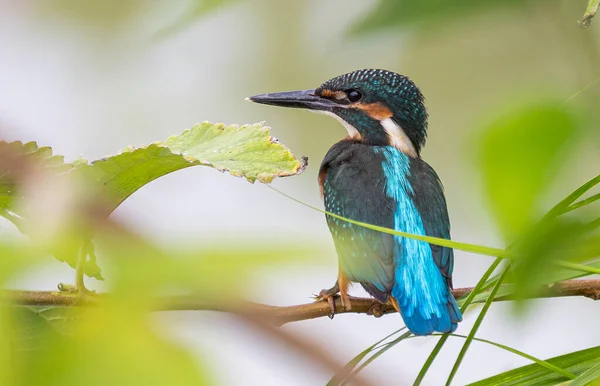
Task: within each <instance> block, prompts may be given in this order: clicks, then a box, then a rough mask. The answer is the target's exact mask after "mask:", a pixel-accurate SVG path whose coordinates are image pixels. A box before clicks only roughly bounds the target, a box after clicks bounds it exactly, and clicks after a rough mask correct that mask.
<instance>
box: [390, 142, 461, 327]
mask: <svg viewBox="0 0 600 386" xmlns="http://www.w3.org/2000/svg"><path fill="white" fill-rule="evenodd" d="M379 151H380V152H381V153H382V154H384V155H385V157H384V158H385V161H384V163H383V170H384V174H385V175H386V182H387V185H386V193H387V194H388V195H389V196H390V197H391V198H393V199H394V201H395V202H396V205H397V207H396V210H395V215H394V228H395V229H396V230H399V231H403V232H407V233H413V234H421V235H429V236H436V237H443V238H450V222H449V220H448V213H447V209H446V202H445V199H444V193H443V189H442V186H441V183H440V181H439V178H438V177H437V175H436V174H435V172H434V171H433V169H432V168H431V167H430V166H429V165H427V164H426V163H425V162H424V161H423V160H421V159H420V158H410V157H408V156H407V155H405V154H403V153H402V152H400V151H399V150H397V149H395V148H392V147H383V148H380V150H379ZM394 238H395V244H394V261H395V267H396V269H395V280H394V286H393V288H392V291H391V294H392V296H393V298H394V299H396V301H397V303H398V307H399V309H400V312H401V313H402V317H403V318H404V321H405V323H406V326H407V327H408V328H409V329H410V330H411V331H412V332H413V333H415V334H418V335H428V334H431V333H433V332H435V331H439V332H451V331H454V330H455V329H456V327H457V324H458V322H460V321H461V320H462V316H461V314H460V310H459V309H458V306H457V304H456V300H455V299H454V297H453V296H452V292H451V291H450V287H451V285H452V279H451V277H452V268H453V252H452V249H450V248H445V247H438V246H432V245H430V244H429V243H426V242H423V241H418V240H413V239H408V238H404V237H401V236H395V237H394Z"/></svg>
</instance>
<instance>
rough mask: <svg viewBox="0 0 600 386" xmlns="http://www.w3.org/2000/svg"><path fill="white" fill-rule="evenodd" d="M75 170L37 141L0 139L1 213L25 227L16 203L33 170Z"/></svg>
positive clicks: (46, 171)
mask: <svg viewBox="0 0 600 386" xmlns="http://www.w3.org/2000/svg"><path fill="white" fill-rule="evenodd" d="M36 169H37V170H36ZM71 169H72V166H71V165H70V164H66V163H64V157H63V156H59V155H54V154H53V153H52V149H51V148H50V147H47V146H44V147H38V145H37V143H35V142H27V143H23V142H21V141H15V142H5V141H0V216H3V217H5V218H6V219H8V220H9V221H11V222H12V223H14V224H15V225H16V226H17V227H18V228H19V229H21V225H22V224H21V220H22V216H21V215H19V213H18V208H17V207H16V205H15V204H16V203H17V202H18V201H19V200H20V199H22V198H23V195H22V193H23V192H22V191H20V190H19V185H20V184H21V183H23V182H24V180H25V179H26V178H27V177H28V176H29V173H32V172H36V171H38V170H41V172H42V173H45V174H49V175H58V174H63V173H65V172H68V171H69V170H71Z"/></svg>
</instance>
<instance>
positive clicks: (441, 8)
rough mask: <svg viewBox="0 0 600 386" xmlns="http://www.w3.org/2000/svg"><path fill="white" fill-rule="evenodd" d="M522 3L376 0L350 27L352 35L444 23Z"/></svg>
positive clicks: (466, 0) (492, 0)
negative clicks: (367, 11) (376, 2)
mask: <svg viewBox="0 0 600 386" xmlns="http://www.w3.org/2000/svg"><path fill="white" fill-rule="evenodd" d="M526 3H527V2H526V1H525V0H508V1H502V0H489V1H478V0H448V1H444V0H423V1H410V0H380V1H379V4H378V5H377V6H376V7H374V9H373V10H372V11H371V13H369V14H368V15H367V16H366V18H365V19H364V20H362V21H361V22H360V23H358V24H357V25H356V26H355V27H354V29H353V32H354V33H365V32H373V31H377V30H380V29H383V28H389V27H406V26H409V25H410V26H414V25H415V24H419V23H425V22H434V21H447V20H449V19H453V18H455V17H457V16H460V17H464V16H467V15H469V14H471V13H476V12H481V11H490V10H493V9H498V8H511V7H512V8H514V7H517V6H524V5H525V4H526Z"/></svg>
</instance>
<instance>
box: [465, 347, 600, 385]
mask: <svg viewBox="0 0 600 386" xmlns="http://www.w3.org/2000/svg"><path fill="white" fill-rule="evenodd" d="M547 362H549V363H551V364H553V365H554V366H558V367H560V368H562V369H564V370H567V371H569V372H571V373H573V374H576V375H581V374H582V373H584V372H585V371H587V370H588V369H590V368H592V367H594V366H597V365H598V364H599V363H600V346H596V347H592V348H588V349H585V350H581V351H576V352H572V353H569V354H565V355H561V356H558V357H554V358H551V359H548V360H547ZM568 380H569V379H568V378H567V377H565V376H562V375H560V374H558V373H556V372H554V371H550V370H549V369H547V368H545V367H542V366H540V365H538V364H531V365H527V366H523V367H519V368H517V369H514V370H510V371H507V372H504V373H501V374H498V375H495V376H493V377H490V378H486V379H483V380H481V381H478V382H475V383H471V384H470V386H485V385H505V386H511V385H514V386H517V385H518V386H552V385H557V384H559V383H562V382H566V381H568Z"/></svg>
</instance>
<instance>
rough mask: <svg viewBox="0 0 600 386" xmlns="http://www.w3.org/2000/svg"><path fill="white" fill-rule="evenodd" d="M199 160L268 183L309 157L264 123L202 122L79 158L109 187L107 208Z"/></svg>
mask: <svg viewBox="0 0 600 386" xmlns="http://www.w3.org/2000/svg"><path fill="white" fill-rule="evenodd" d="M196 165H203V166H210V167H213V168H215V169H217V170H219V171H222V172H224V171H227V172H229V173H230V174H231V175H233V176H236V177H244V178H246V179H247V180H248V181H250V182H254V181H256V180H258V181H260V182H263V183H269V182H271V181H273V179H274V178H276V177H286V176H293V175H296V174H300V173H302V171H303V170H304V168H305V166H306V159H301V160H299V159H297V158H296V157H295V156H294V155H293V154H292V153H291V152H290V150H289V149H287V148H286V147H285V146H283V145H282V144H280V143H279V142H278V141H277V139H275V138H273V137H271V136H270V128H269V127H267V126H263V125H262V123H256V124H253V125H244V126H237V125H231V126H225V125H223V124H213V123H210V122H203V123H200V124H197V125H196V126H194V127H192V128H191V129H189V130H186V131H184V132H183V133H182V134H181V135H178V136H172V137H169V138H168V139H167V140H166V141H164V142H157V143H154V144H152V145H150V146H146V147H139V148H133V147H129V148H127V149H125V150H124V151H123V152H121V153H120V154H118V155H115V156H111V157H107V158H103V159H101V160H98V161H95V162H93V163H92V164H91V165H87V164H85V163H83V164H82V163H81V162H80V163H79V164H77V166H78V169H80V172H81V173H82V174H83V175H84V176H86V177H91V178H92V179H93V180H94V181H95V183H96V184H97V186H101V187H102V189H103V190H104V193H105V195H106V197H107V198H108V199H109V201H110V202H109V204H108V207H107V208H105V210H106V211H107V212H108V213H111V212H112V211H113V210H114V209H116V208H117V207H118V206H119V205H120V204H121V203H122V202H123V201H124V200H125V199H126V198H127V197H129V196H130V195H131V194H133V193H134V192H135V191H136V190H138V189H139V188H141V187H142V186H144V185H146V184H148V183H149V182H151V181H153V180H155V179H157V178H159V177H162V176H164V175H166V174H168V173H172V172H174V171H177V170H181V169H184V168H188V167H191V166H196Z"/></svg>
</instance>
